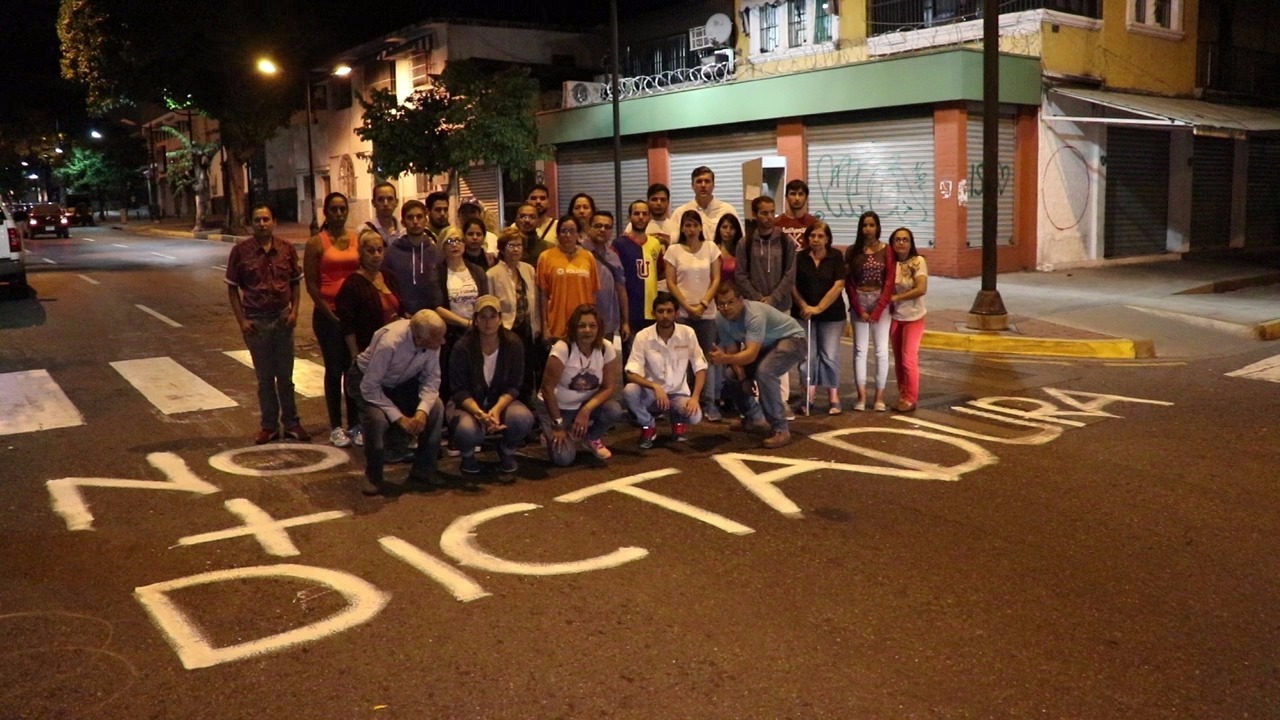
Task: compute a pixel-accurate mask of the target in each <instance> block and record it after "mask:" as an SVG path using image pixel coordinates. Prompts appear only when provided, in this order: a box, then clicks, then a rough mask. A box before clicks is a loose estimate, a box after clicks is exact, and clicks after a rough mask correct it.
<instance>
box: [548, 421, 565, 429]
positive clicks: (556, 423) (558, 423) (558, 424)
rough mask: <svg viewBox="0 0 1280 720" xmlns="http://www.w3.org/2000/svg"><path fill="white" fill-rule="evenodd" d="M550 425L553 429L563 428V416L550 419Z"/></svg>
mask: <svg viewBox="0 0 1280 720" xmlns="http://www.w3.org/2000/svg"><path fill="white" fill-rule="evenodd" d="M551 427H552V428H554V429H556V430H563V429H564V418H556V419H555V420H552V421H551Z"/></svg>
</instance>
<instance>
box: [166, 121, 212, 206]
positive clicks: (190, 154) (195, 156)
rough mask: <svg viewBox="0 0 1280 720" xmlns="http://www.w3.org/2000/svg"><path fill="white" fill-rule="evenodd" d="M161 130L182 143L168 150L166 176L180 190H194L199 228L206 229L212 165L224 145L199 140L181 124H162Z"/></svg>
mask: <svg viewBox="0 0 1280 720" xmlns="http://www.w3.org/2000/svg"><path fill="white" fill-rule="evenodd" d="M160 130H161V131H162V132H164V133H165V134H167V135H169V136H170V137H175V138H177V139H178V141H179V142H181V143H182V147H180V148H178V149H177V150H170V151H169V152H167V153H165V155H166V156H167V157H168V158H169V170H168V172H167V173H166V176H167V177H168V179H169V186H170V187H172V188H173V189H174V191H176V192H190V193H191V197H192V198H193V199H194V200H195V205H196V218H195V228H194V229H195V230H197V231H199V230H203V229H204V218H205V215H206V214H207V213H208V212H209V195H210V192H211V188H210V186H209V168H210V167H212V166H213V158H214V156H216V155H217V154H218V150H219V149H221V147H222V146H221V145H219V144H218V143H198V142H195V141H193V140H191V138H188V137H187V136H186V135H183V134H182V133H181V132H179V131H178V129H177V128H173V127H169V126H168V125H162V126H161V127H160Z"/></svg>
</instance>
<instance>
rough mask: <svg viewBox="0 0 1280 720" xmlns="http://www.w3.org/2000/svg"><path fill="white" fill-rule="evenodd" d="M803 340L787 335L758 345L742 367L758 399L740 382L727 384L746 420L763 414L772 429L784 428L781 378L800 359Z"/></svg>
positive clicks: (786, 426) (802, 357)
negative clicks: (750, 359)
mask: <svg viewBox="0 0 1280 720" xmlns="http://www.w3.org/2000/svg"><path fill="white" fill-rule="evenodd" d="M807 342H808V341H807V339H806V338H804V337H789V338H783V339H782V340H779V341H778V343H777V344H776V345H766V346H765V347H763V348H761V349H760V354H759V355H758V356H756V361H755V362H754V363H752V364H750V365H748V366H747V367H746V375H747V379H748V380H755V383H756V387H757V388H758V389H759V395H760V399H759V400H756V398H754V397H752V396H751V395H750V394H748V393H746V392H745V391H744V388H743V386H742V384H740V383H729V385H728V386H727V387H729V388H732V394H733V401H734V404H735V405H737V407H738V409H739V410H740V411H741V412H742V414H743V415H744V416H745V417H746V418H747V420H749V421H751V422H756V421H759V420H760V419H762V417H763V419H764V420H765V421H766V422H768V423H769V426H770V427H771V428H773V431H774V432H786V431H787V430H788V427H789V426H788V425H787V408H786V406H785V405H784V404H783V402H782V378H784V377H786V374H787V373H789V372H791V370H792V369H794V368H795V367H796V366H797V365H799V364H800V362H801V361H802V360H804V351H805V344H806V343H807Z"/></svg>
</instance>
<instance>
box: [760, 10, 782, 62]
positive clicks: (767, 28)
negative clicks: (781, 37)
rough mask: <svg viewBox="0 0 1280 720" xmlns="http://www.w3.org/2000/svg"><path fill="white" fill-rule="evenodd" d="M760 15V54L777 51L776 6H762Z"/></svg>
mask: <svg viewBox="0 0 1280 720" xmlns="http://www.w3.org/2000/svg"><path fill="white" fill-rule="evenodd" d="M757 12H759V13H760V52H762V53H767V52H773V51H774V50H777V49H778V6H776V5H764V6H762V7H761V8H760V9H759V10H758V11H757Z"/></svg>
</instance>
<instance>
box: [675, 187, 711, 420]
mask: <svg viewBox="0 0 1280 720" xmlns="http://www.w3.org/2000/svg"><path fill="white" fill-rule="evenodd" d="M662 260H663V263H664V264H665V265H666V279H667V291H668V292H670V293H671V295H672V296H674V297H675V299H676V306H677V308H678V312H677V315H678V316H679V319H680V320H679V321H680V322H682V323H684V324H686V325H688V326H689V327H692V328H693V332H694V333H695V334H696V335H697V336H698V345H699V346H700V347H701V348H702V353H703V354H704V355H706V354H709V353H710V352H711V351H712V350H713V349H714V348H715V346H716V340H717V339H718V338H717V333H716V305H715V297H716V289H717V288H719V287H720V247H719V246H717V245H716V244H715V243H713V242H708V241H707V240H705V239H703V237H702V216H701V215H699V214H698V211H696V210H686V211H685V212H684V214H683V215H681V216H680V240H679V242H675V243H671V245H669V246H668V247H667V251H666V253H664V254H663V256H662ZM722 368H723V366H722V365H712V366H710V367H709V368H708V369H707V372H708V376H707V383H706V385H705V386H704V387H703V389H702V398H701V400H702V411H703V417H705V418H706V419H707V420H709V421H711V422H719V421H720V419H721V417H720V408H719V407H718V405H717V401H718V400H719V399H720V398H719V394H720V375H721V371H722Z"/></svg>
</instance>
